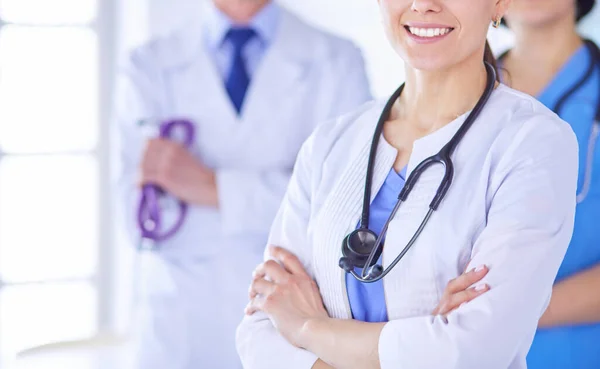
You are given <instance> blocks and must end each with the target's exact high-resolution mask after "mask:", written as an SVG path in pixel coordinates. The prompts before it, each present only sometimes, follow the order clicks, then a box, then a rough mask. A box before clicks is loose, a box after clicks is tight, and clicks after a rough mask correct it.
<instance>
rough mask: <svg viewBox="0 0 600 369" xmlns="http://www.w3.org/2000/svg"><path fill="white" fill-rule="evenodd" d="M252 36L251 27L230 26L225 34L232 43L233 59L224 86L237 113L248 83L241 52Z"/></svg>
mask: <svg viewBox="0 0 600 369" xmlns="http://www.w3.org/2000/svg"><path fill="white" fill-rule="evenodd" d="M254 36H256V32H254V30H253V29H251V28H232V29H230V30H229V31H228V32H227V36H226V38H227V40H228V41H229V42H231V44H232V45H233V60H232V63H231V69H230V70H229V75H228V76H227V80H226V81H225V88H226V89H227V93H228V94H229V98H230V99H231V102H232V103H233V105H234V106H235V109H236V110H237V112H238V114H239V113H240V111H241V110H242V104H243V103H244V96H245V95H246V90H247V89H248V85H249V84H250V76H249V75H248V70H247V69H246V62H245V60H244V56H243V55H242V53H243V51H244V47H245V46H246V44H247V43H248V41H250V40H251V39H252V38H253V37H254Z"/></svg>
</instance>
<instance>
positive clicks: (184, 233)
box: [116, 10, 370, 369]
mask: <svg viewBox="0 0 600 369" xmlns="http://www.w3.org/2000/svg"><path fill="white" fill-rule="evenodd" d="M279 21H280V23H279V28H278V31H277V35H276V37H275V39H274V40H273V43H272V44H271V45H270V47H269V49H268V50H267V51H266V54H265V55H264V56H263V59H262V61H261V64H260V66H259V67H258V70H256V71H255V73H254V74H253V78H252V82H251V85H250V87H249V90H248V93H247V95H246V99H245V103H244V111H243V114H242V115H241V116H237V114H236V111H235V108H234V107H233V105H232V104H231V102H230V100H229V98H228V96H227V92H226V90H225V88H224V83H223V81H222V79H221V77H220V75H219V73H218V72H217V69H216V68H215V66H214V63H213V62H212V60H211V58H210V57H209V55H208V54H207V52H206V48H205V45H204V44H203V35H202V31H203V29H202V26H201V25H202V22H200V21H199V22H198V23H195V24H192V25H190V26H188V27H187V28H184V29H182V30H180V31H178V32H175V33H174V34H172V35H170V36H169V37H166V38H163V39H160V40H156V41H153V42H151V43H149V44H147V45H144V46H142V47H140V48H138V49H136V50H135V51H134V52H133V54H132V55H131V57H130V58H129V60H128V61H127V62H126V63H125V68H124V70H123V73H122V74H121V75H120V81H119V90H118V95H117V99H116V101H117V104H118V105H117V123H118V130H117V131H116V133H117V134H118V141H119V142H120V143H121V144H120V147H119V148H118V153H119V156H118V158H117V159H116V162H117V163H119V164H120V168H118V173H117V178H118V181H119V191H120V195H121V197H120V201H121V204H122V205H123V204H124V205H125V206H123V207H121V209H124V210H123V211H122V212H121V214H122V215H124V216H123V217H120V218H119V222H120V223H123V222H124V223H126V224H127V225H128V228H129V230H130V234H131V235H133V242H136V241H137V238H136V237H137V235H138V234H139V232H138V231H137V228H136V224H135V222H134V220H135V211H136V207H137V201H138V199H139V188H138V187H137V179H138V177H137V176H138V168H139V165H140V157H141V153H142V150H143V145H144V143H145V141H146V139H147V137H146V136H145V135H144V133H143V129H141V128H140V127H139V126H138V122H139V121H141V120H159V121H160V120H164V119H171V118H187V119H191V120H192V121H193V122H194V123H195V125H196V140H197V141H196V144H195V146H194V147H193V150H192V151H193V153H194V154H195V155H196V156H197V157H198V158H199V159H200V160H202V161H203V162H204V163H205V164H206V165H208V166H209V167H211V168H214V169H215V170H216V178H217V187H218V193H219V209H218V210H217V209H213V208H205V207H197V206H196V207H192V208H190V209H189V211H188V215H187V218H186V220H185V223H184V225H183V227H182V229H181V230H180V231H179V232H178V233H177V234H176V235H175V236H174V237H173V238H172V239H169V240H167V241H165V242H163V243H161V244H159V245H157V246H158V249H157V251H155V252H152V253H149V254H147V255H145V259H146V260H145V268H144V271H143V272H144V273H143V277H144V278H143V290H142V292H143V293H142V297H143V301H144V302H145V304H144V306H145V307H147V309H145V313H144V314H142V315H141V319H142V321H143V324H142V326H143V328H144V329H143V330H142V331H141V343H142V344H141V346H142V355H141V362H140V363H139V364H138V367H140V368H144V369H152V368H160V369H164V368H170V369H188V368H198V367H201V368H225V369H230V368H238V367H240V366H241V364H240V362H239V358H238V356H237V354H236V350H235V329H236V327H237V325H238V324H239V321H240V318H241V315H242V314H243V309H244V307H245V305H246V303H247V289H248V285H247V283H246V281H247V278H248V276H250V275H251V272H252V270H253V269H254V267H255V266H256V264H257V263H258V262H260V261H261V259H262V251H263V248H264V246H265V244H266V241H267V237H268V232H269V227H270V225H271V224H272V222H273V219H274V217H275V214H276V212H277V209H278V207H279V204H280V202H281V199H282V198H283V195H284V193H285V188H286V186H287V183H288V181H289V178H290V176H291V173H292V168H293V164H294V162H295V160H296V155H297V153H298V151H299V149H300V147H301V145H302V143H303V142H304V140H306V138H307V137H308V136H309V135H310V133H311V132H312V131H313V129H314V127H315V126H316V125H317V124H318V123H321V122H323V121H326V120H329V119H331V118H333V117H335V116H337V115H339V114H342V113H344V112H347V111H349V110H352V109H354V108H355V107H356V106H359V105H361V104H363V103H364V102H366V101H368V99H369V98H370V96H369V87H368V82H367V78H366V75H365V69H364V65H363V59H362V57H361V55H360V52H359V50H358V49H357V48H356V47H355V46H354V45H352V44H351V43H350V42H348V41H346V40H342V39H340V38H337V37H334V36H332V35H330V34H326V33H324V32H321V31H318V30H316V29H315V28H313V27H311V26H309V25H307V24H305V23H304V22H302V21H301V20H299V19H297V18H296V17H295V16H293V15H292V14H290V13H289V12H287V11H285V10H282V12H281V18H280V20H279ZM175 210H176V209H173V210H172V211H175ZM168 215H169V214H167V216H168Z"/></svg>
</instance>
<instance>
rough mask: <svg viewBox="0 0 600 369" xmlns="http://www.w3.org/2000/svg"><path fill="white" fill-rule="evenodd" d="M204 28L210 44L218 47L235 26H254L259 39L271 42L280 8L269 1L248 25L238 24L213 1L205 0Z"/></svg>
mask: <svg viewBox="0 0 600 369" xmlns="http://www.w3.org/2000/svg"><path fill="white" fill-rule="evenodd" d="M204 3H205V7H204V14H205V21H204V29H205V32H206V36H207V41H208V43H209V46H210V47H211V48H213V49H218V48H219V47H221V45H222V44H223V41H224V40H225V36H226V34H227V31H229V29H230V28H232V27H234V26H248V27H251V28H253V29H254V30H255V31H256V33H257V35H258V36H259V39H260V40H261V41H262V42H263V43H265V44H267V45H268V44H270V43H271V42H273V40H274V38H275V33H276V30H277V25H278V23H279V18H280V12H281V10H280V8H279V7H278V6H277V4H275V3H274V2H272V1H271V2H269V3H268V4H267V5H265V6H264V8H262V9H261V10H260V11H259V12H258V13H257V14H256V15H255V16H254V18H252V20H251V21H250V22H249V24H247V25H240V24H236V23H235V22H234V21H233V20H231V19H230V18H229V17H228V16H227V15H225V14H224V13H223V12H221V11H220V10H219V9H218V8H217V7H216V6H215V5H214V4H213V2H212V0H208V1H204Z"/></svg>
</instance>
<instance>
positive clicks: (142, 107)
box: [111, 48, 161, 245]
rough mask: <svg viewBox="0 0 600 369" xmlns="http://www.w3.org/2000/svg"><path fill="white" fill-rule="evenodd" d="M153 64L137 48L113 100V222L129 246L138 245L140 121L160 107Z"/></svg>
mask: <svg viewBox="0 0 600 369" xmlns="http://www.w3.org/2000/svg"><path fill="white" fill-rule="evenodd" d="M152 61H153V58H152V57H151V56H150V55H146V54H145V52H144V50H143V49H142V48H140V49H136V50H135V51H133V52H132V53H131V54H129V55H128V56H127V58H125V59H124V60H123V61H122V62H120V63H119V70H118V73H117V77H116V78H117V79H116V89H115V94H114V98H113V106H114V108H113V112H112V115H113V119H112V125H113V127H112V129H111V136H112V140H111V141H112V150H111V156H112V158H111V159H112V160H111V162H112V163H114V166H113V168H112V172H111V182H112V186H113V188H114V192H115V194H116V196H115V197H116V199H115V200H116V201H115V207H114V210H115V211H114V214H115V223H116V225H117V226H118V233H119V234H120V235H121V236H123V238H124V239H126V240H127V241H128V243H130V244H132V245H135V244H136V243H137V242H139V236H138V231H137V224H136V219H137V218H136V211H137V204H138V201H139V189H138V187H137V180H138V173H139V170H138V168H139V163H140V160H141V156H142V151H143V147H144V143H145V140H146V136H145V135H144V134H143V131H142V128H141V127H140V122H141V121H143V120H148V119H151V118H152V117H158V114H159V109H160V108H159V107H160V106H161V100H160V97H158V96H154V95H153V92H155V91H157V90H159V89H158V88H157V85H156V79H155V78H153V77H152V76H153V75H158V73H156V71H154V69H156V68H154V67H153V64H152Z"/></svg>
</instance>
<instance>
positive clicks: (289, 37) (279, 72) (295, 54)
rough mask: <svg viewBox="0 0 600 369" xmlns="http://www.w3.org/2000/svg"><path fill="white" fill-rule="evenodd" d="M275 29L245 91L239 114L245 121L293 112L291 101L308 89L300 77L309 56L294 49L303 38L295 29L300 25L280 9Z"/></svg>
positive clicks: (308, 62)
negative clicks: (274, 33)
mask: <svg viewBox="0 0 600 369" xmlns="http://www.w3.org/2000/svg"><path fill="white" fill-rule="evenodd" d="M279 27H280V28H279V29H278V32H277V35H276V37H275V39H274V40H273V43H272V45H271V46H270V47H269V48H268V49H267V52H266V53H265V55H264V57H263V60H262V61H261V63H260V65H259V67H258V69H257V70H256V73H255V75H254V76H253V78H252V80H251V82H250V86H249V87H248V91H247V94H246V98H245V101H244V108H243V111H242V115H243V117H244V119H245V120H246V119H248V120H254V119H258V120H261V121H264V120H269V119H270V120H272V119H273V118H276V117H274V116H273V113H276V112H277V111H294V109H292V108H291V106H293V105H291V104H297V103H296V102H295V99H294V97H295V96H297V94H299V93H303V91H304V90H305V89H307V88H308V87H309V84H308V83H305V80H304V79H303V78H302V77H303V76H304V75H305V73H306V72H307V71H308V70H309V68H310V63H311V62H312V60H311V59H310V57H309V56H308V55H310V53H308V54H307V53H306V51H305V50H304V52H299V50H298V49H297V47H298V44H299V43H302V39H301V38H300V37H301V35H302V34H304V32H302V31H301V30H299V29H298V27H301V25H299V23H298V22H297V21H296V19H295V18H294V17H293V16H292V15H290V14H289V13H287V11H285V10H283V9H282V12H281V20H280V24H279ZM298 38H300V39H299V40H297V39H298ZM282 118H283V117H282Z"/></svg>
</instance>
